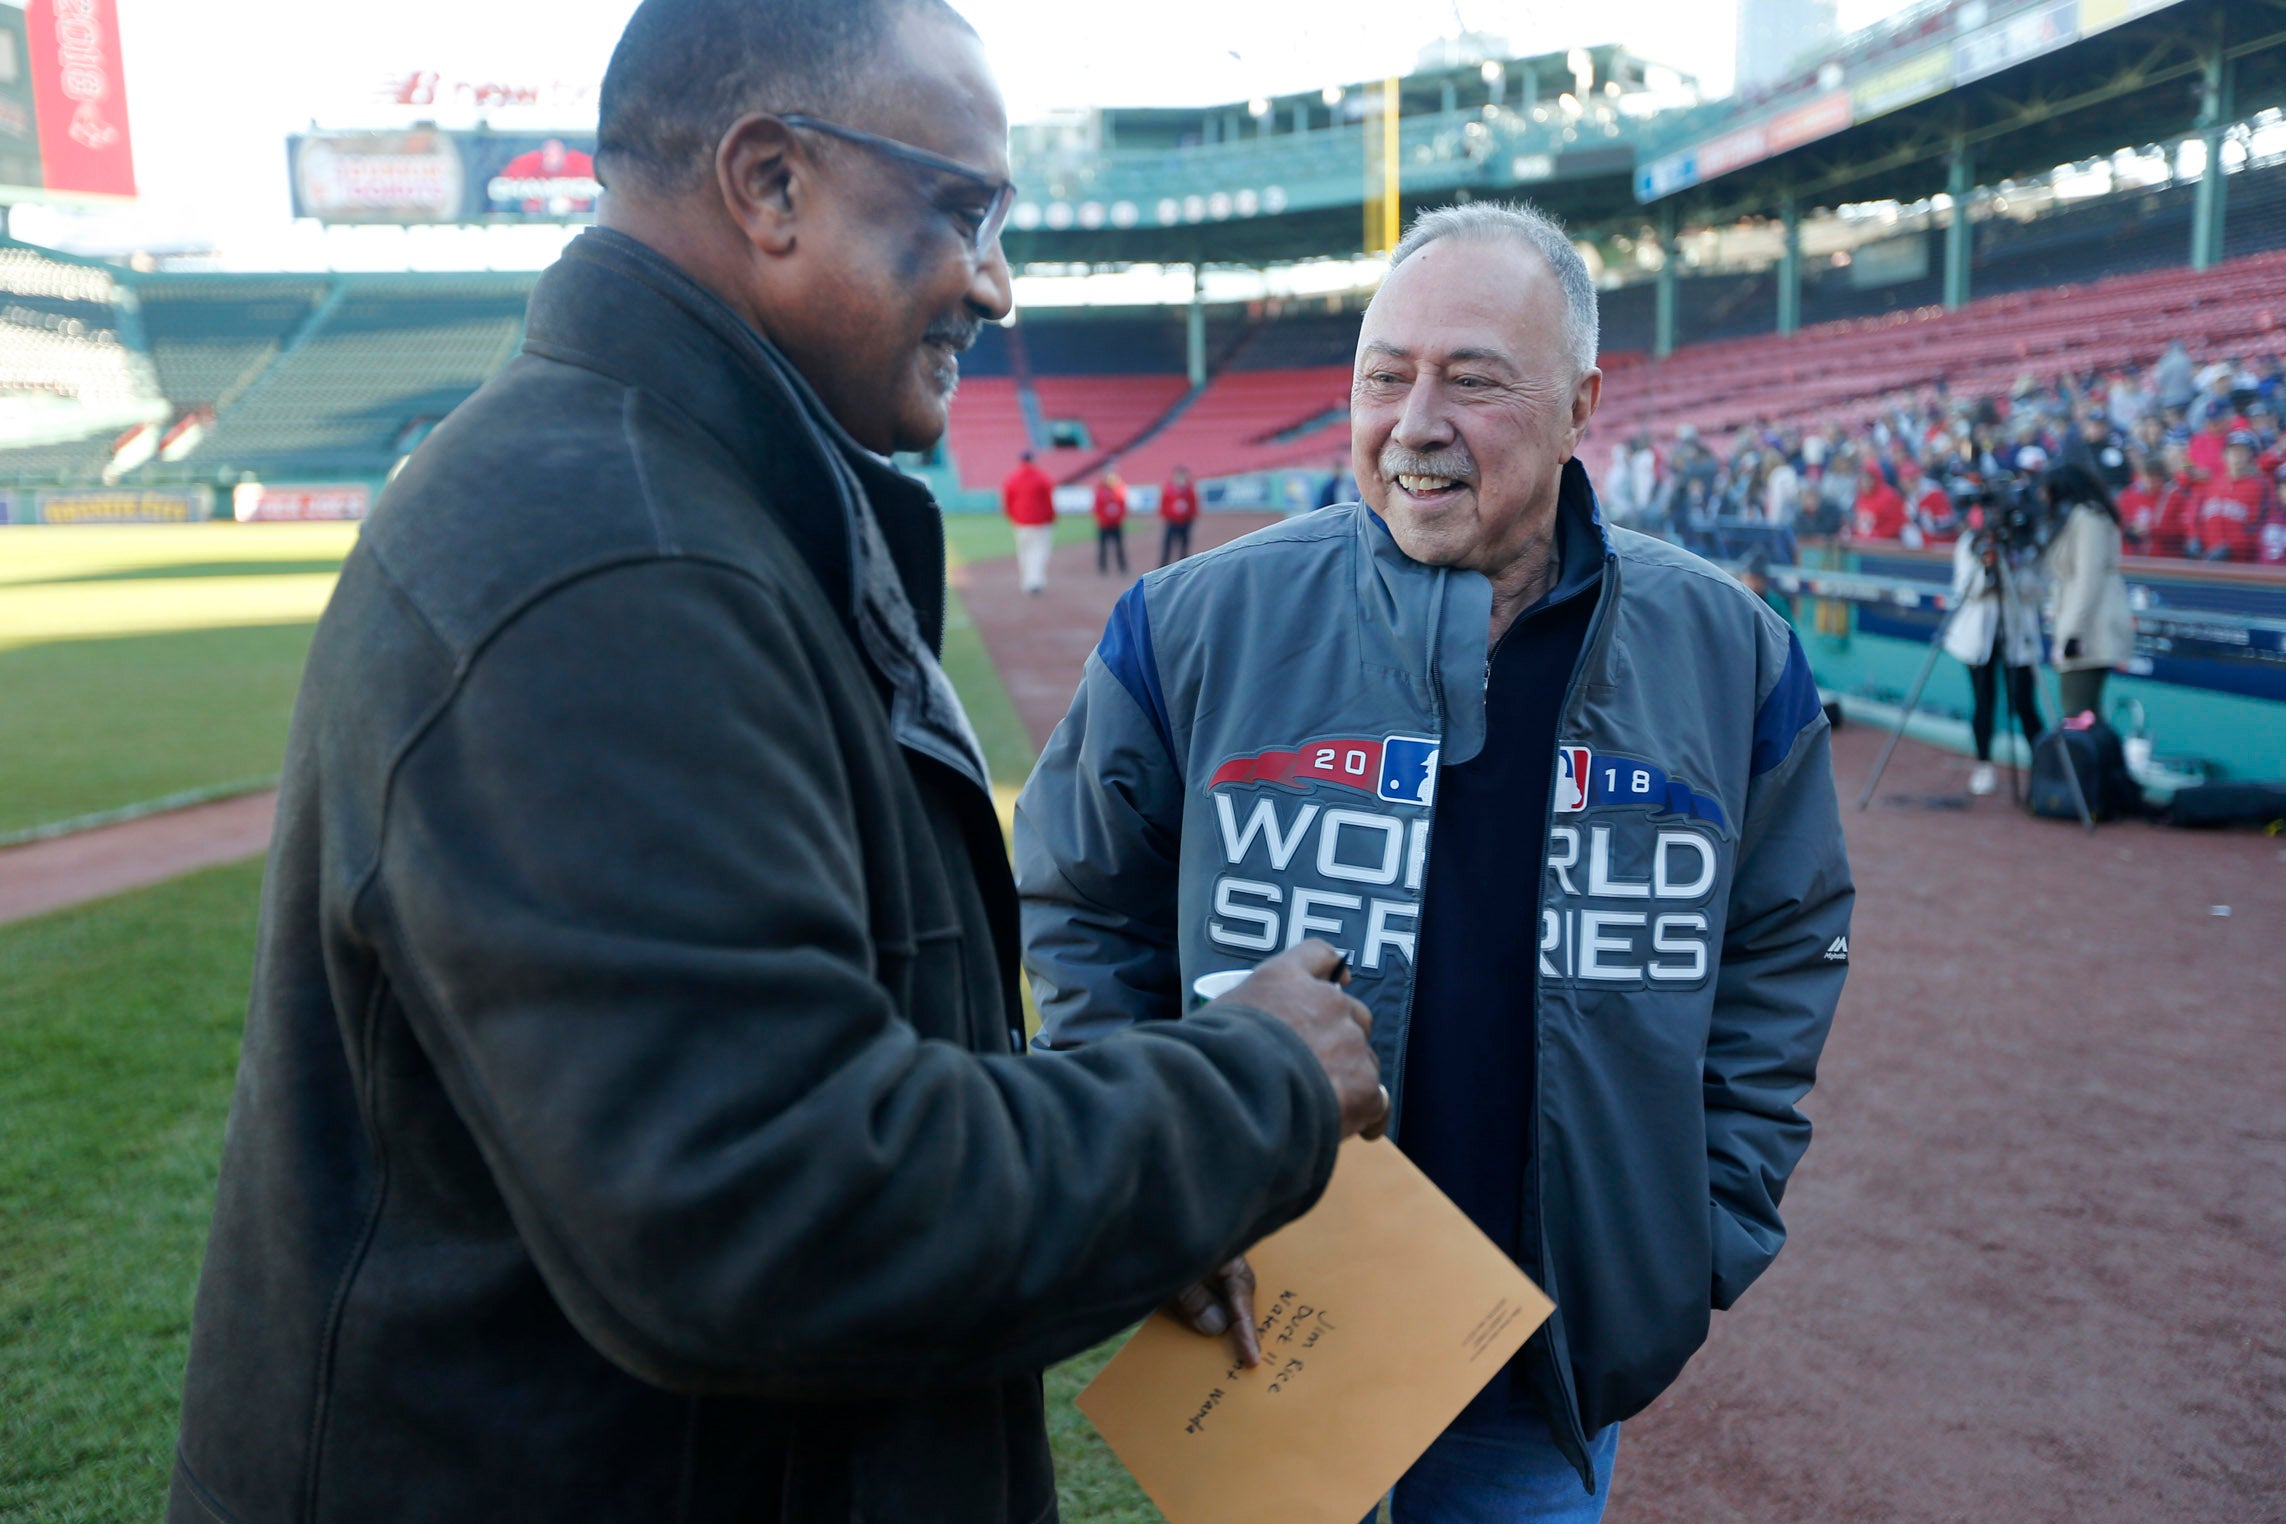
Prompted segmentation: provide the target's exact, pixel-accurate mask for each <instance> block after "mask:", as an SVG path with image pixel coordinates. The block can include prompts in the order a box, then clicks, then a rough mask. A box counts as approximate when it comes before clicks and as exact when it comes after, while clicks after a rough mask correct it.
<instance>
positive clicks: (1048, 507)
mask: <svg viewBox="0 0 2286 1524" xmlns="http://www.w3.org/2000/svg"><path fill="white" fill-rule="evenodd" d="M1000 511H1001V512H1002V513H1004V514H1006V515H1007V516H1008V522H1009V523H1010V524H1011V525H1012V526H1014V528H1015V531H1016V583H1017V585H1018V586H1019V587H1021V588H1023V589H1024V591H1025V592H1027V593H1037V592H1039V591H1041V590H1042V589H1044V588H1045V587H1047V585H1048V558H1049V557H1050V556H1051V555H1052V554H1053V553H1054V551H1055V548H1056V489H1055V485H1054V483H1052V482H1050V481H1049V480H1048V473H1047V472H1045V471H1043V470H1041V469H1040V467H1039V465H1038V464H1037V463H1036V462H1035V461H1034V460H1033V459H1032V452H1031V451H1030V450H1026V451H1025V452H1024V457H1023V459H1021V460H1019V461H1017V462H1016V469H1015V470H1013V471H1011V472H1009V473H1008V479H1007V480H1006V481H1004V482H1002V483H1001V484H1000Z"/></svg>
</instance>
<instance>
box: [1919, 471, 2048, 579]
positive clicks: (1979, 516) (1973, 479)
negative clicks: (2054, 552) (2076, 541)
mask: <svg viewBox="0 0 2286 1524" xmlns="http://www.w3.org/2000/svg"><path fill="white" fill-rule="evenodd" d="M1945 495H1946V496H1947V497H1949V498H1950V499H1952V505H1953V518H1954V520H1955V521H1956V522H1957V523H1960V524H1963V525H1965V526H1968V530H1969V535H1970V540H1971V543H1972V544H1973V545H1974V546H1975V549H1976V552H1977V557H1978V559H1979V560H1980V561H1981V562H1982V563H1983V565H1984V568H1985V575H1986V577H1987V578H1988V579H1995V580H1997V578H1998V576H1999V562H2000V560H2001V559H2002V558H2003V557H2005V558H2006V559H2007V561H2008V562H2009V564H2010V565H2011V566H2022V565H2024V564H2025V563H2026V562H2028V561H2032V560H2035V559H2037V558H2038V557H2039V555H2040V553H2041V552H2042V551H2044V550H2046V549H2047V548H2048V541H2049V540H2050V539H2052V538H2054V536H2055V531H2056V520H2055V515H2054V514H2053V513H2051V512H2050V511H2049V506H2048V500H2047V497H2046V495H2045V494H2043V493H2042V492H2041V490H2040V486H2039V484H2038V483H2037V482H2036V481H2034V480H2033V479H2032V478H2031V477H2029V476H2025V475H2021V474H2019V473H2017V472H2013V471H1998V472H1994V473H1993V474H1992V475H1990V476H1979V475H1977V474H1976V473H1974V472H1969V471H1963V472H1957V473H1955V474H1954V475H1952V476H1949V477H1947V478H1946V479H1945Z"/></svg>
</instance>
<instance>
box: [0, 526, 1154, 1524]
mask: <svg viewBox="0 0 2286 1524" xmlns="http://www.w3.org/2000/svg"><path fill="white" fill-rule="evenodd" d="M319 527H320V528H321V529H322V532H313V531H312V529H311V528H307V527H303V526H237V525H213V526H186V527H180V528H175V527H170V528H167V529H163V530H150V529H72V530H47V529H35V530H25V529H20V528H19V529H8V530H0V837H4V836H6V835H7V834H9V833H11V832H14V831H19V830H22V829H24V828H26V827H30V826H36V825H40V824H44V823H48V822H51V821H55V820H58V819H64V818H69V817H74V816H81V815H86V814H91V813H95V812H98V811H106V810H113V809H117V808H120V807H122V806H127V805H132V804H135V803H138V802H142V801H147V800H150V799H153V798H156V797H160V796H164V795H168V794H173V793H177V792H182V791H186V790H197V789H209V788H214V787H218V786H222V785H228V784H231V783H234V782H238V781H240V780H245V779H250V778H259V777H262V776H264V775H267V774H271V773H274V772H275V771H276V770H277V766H278V758H279V754H280V752H281V751H282V749H283V746H284V740H285V729H286V721H287V717H288V714H289V712H290V710H291V706H292V701H293V693H294V688H295V685H296V683H297V682H298V680H299V675H300V667H301V662H302V658H303V654H304V653H305V652H306V650H307V648H308V643H309V637H310V631H311V627H312V621H313V620H314V619H315V617H316V614H317V611H318V609H319V608H320V607H322V605H323V601H324V594H325V592H326V591H328V590H329V589H330V586H331V581H332V569H333V568H335V567H337V566H338V564H339V561H340V558H341V557H342V556H343V555H345V554H346V553H347V550H348V547H349V545H350V544H351V543H352V539H353V536H352V535H351V533H350V532H348V531H346V530H343V529H339V528H333V527H330V526H319ZM1059 528H1060V533H1059V536H1058V538H1059V540H1069V539H1082V540H1084V539H1085V537H1086V535H1087V532H1088V526H1087V525H1086V523H1085V522H1084V521H1081V522H1078V523H1072V524H1066V525H1062V526H1059ZM947 538H948V541H949V549H950V551H951V553H952V555H953V557H954V558H955V560H956V562H957V561H960V560H977V559H983V558H986V557H990V556H995V555H1006V554H1008V553H1009V551H1010V548H1011V547H1010V542H1009V537H1008V533H1007V529H1006V526H1005V525H1004V524H1002V523H1000V521H999V520H998V519H997V518H979V517H960V518H954V519H952V520H950V521H949V523H948V530H947ZM945 646H946V649H945V667H946V670H947V671H948V673H950V675H951V676H952V678H953V681H954V682H955V684H956V685H958V686H959V688H960V690H961V693H962V696H963V698H964V700H965V701H966V702H967V704H968V706H969V709H970V713H971V716H972V718H973V719H974V720H975V723H976V726H977V731H978V735H979V737H980V738H981V739H982V741H983V743H984V747H985V752H986V755H987V757H988V759H989V760H990V762H991V765H992V769H993V774H994V778H995V782H996V785H997V786H998V788H999V791H1000V792H1001V794H1002V798H1003V803H1004V804H1005V803H1006V801H1007V799H1008V798H1010V797H1012V796H1013V792H1014V789H1015V787H1016V786H1017V785H1018V784H1020V783H1021V782H1022V780H1023V777H1024V774H1025V772H1026V771H1028V770H1029V768H1030V766H1031V762H1032V750H1031V744H1030V742H1029V740H1028V738H1027V737H1026V736H1025V734H1024V731H1023V727H1022V726H1021V725H1020V724H1019V723H1018V721H1017V718H1016V712H1015V708H1014V706H1013V705H1012V704H1011V703H1010V702H1009V699H1008V695H1007V693H1006V691H1005V690H1004V689H1003V688H1002V686H1001V684H1000V680H999V677H998V675H997V674H996V673H995V672H994V670H993V667H992V663H991V659H990V657H989V656H988V654H987V653H986V651H985V648H984V643H983V640H982V639H981V637H979V636H978V634H977V632H976V630H975V628H974V626H973V625H971V624H970V622H969V621H968V619H967V616H966V614H965V612H964V611H962V610H961V609H960V608H959V606H958V604H957V601H956V603H955V605H954V606H953V608H952V610H951V617H950V619H949V620H948V630H947V633H946V641H945ZM259 888H260V872H259V865H258V864H254V863H247V864H241V865H237V866H233V867H228V868H221V869H216V870H213V871H211V872H207V873H201V874H196V875H193V876H191V877H188V878H184V879H179V880H176V881H175V882H173V883H169V884H164V885H161V886H159V887H157V888H154V889H149V890H144V891H141V892H138V893H134V894H127V895H122V896H120V897H118V898H116V899H113V900H109V901H105V902H103V903H100V904H96V905H91V906H86V907H82V908H80V909H77V910H70V911H64V912H61V913H59V914H56V915H51V916H46V917H43V918H41V919H38V920H34V921H29V922H24V923H21V924H18V925H14V926H5V927H0V1524H18V1521H22V1524H32V1521H38V1524H79V1521H112V1520H120V1521H126V1520H147V1519H150V1518H152V1517H155V1516H156V1514H157V1512H158V1509H159V1506H160V1502H161V1499H162V1498H163V1497H164V1494H165V1488H166V1476H167V1465H168V1457H169V1455H170V1453H171V1450H172V1445H173V1439H174V1413H175V1405H176V1401H177V1398H178V1395H179V1389H180V1385H181V1380H182V1363H183V1357H184V1352H185V1339H186V1336H187V1333H188V1330H189V1322H190V1307H191V1297H192V1292H193V1288H194V1286H195V1284H196V1280H197V1267H198V1260H199V1253H200V1249H201V1246H202V1244H203V1242H204V1237H205V1230H206V1219H207V1215H208V1212H209V1210H210V1207H211V1203H212V1199H213V1190H214V1170H215V1163H216V1160H217V1158H218V1157H219V1154H220V1150H221V1141H222V1124H223V1117H224V1114H225V1111H226V1109H227V1105H228V1101H229V1093H230V1083H231V1076H232V1073H233V1072H234V1069H235V1067H236V1063H237V1052H238V1040H239V1031H240V1027H241V1024H242V1022H243V1019H244V1011H245V999H246V985H247V975H248V970H249V969H250V968H251V967H252V964H253V957H254V920H255V905H256V896H257V894H258V892H259ZM1108 1354H1109V1347H1108V1346H1107V1347H1106V1348H1104V1349H1100V1350H1096V1351H1094V1352H1092V1353H1090V1354H1088V1355H1084V1356H1081V1357H1080V1358H1078V1359H1076V1360H1073V1361H1071V1362H1069V1363H1067V1364H1066V1365H1064V1366H1062V1367H1059V1368H1058V1369H1057V1370H1055V1371H1052V1372H1050V1373H1049V1378H1048V1385H1049V1408H1050V1413H1051V1440H1052V1442H1053V1444H1054V1446H1055V1451H1056V1458H1057V1468H1058V1474H1059V1480H1060V1485H1061V1488H1062V1493H1063V1500H1064V1516H1065V1517H1066V1518H1068V1519H1072V1520H1075V1521H1090V1524H1093V1521H1104V1524H1141V1521H1149V1520H1155V1519H1157V1518H1158V1517H1159V1515H1158V1512H1157V1510H1155V1509H1153V1508H1152V1507H1151V1506H1150V1504H1149V1503H1148V1501H1147V1500H1145V1499H1144V1498H1143V1496H1142V1494H1141V1493H1140V1491H1139V1490H1138V1489H1137V1488H1136V1487H1135V1486H1134V1484H1133V1482H1132V1481H1130V1480H1129V1478H1128V1477H1127V1475H1126V1472H1125V1471H1124V1469H1123V1468H1121V1467H1120V1465H1119V1463H1118V1462H1117V1461H1116V1460H1115V1459H1114V1458H1113V1457H1112V1456H1111V1454H1110V1452H1109V1450H1108V1449H1106V1448H1105V1446H1104V1445H1103V1443H1102V1441H1101V1440H1100V1439H1099V1438H1098V1437H1097V1436H1096V1434H1095V1431H1094V1430H1093V1428H1091V1427H1090V1426H1089V1425H1088V1423H1087V1421H1086V1419H1084V1418H1082V1417H1081V1416H1080V1415H1079V1413H1078V1411H1077V1409H1075V1408H1074V1407H1072V1405H1071V1397H1072V1394H1073V1393H1075V1392H1077V1391H1078V1389H1079V1388H1080V1387H1081V1386H1083V1385H1085V1384H1086V1382H1087V1380H1088V1379H1089V1378H1090V1377H1091V1376H1092V1375H1093V1374H1094V1372H1095V1370H1096V1369H1097V1367H1099V1366H1100V1365H1101V1363H1102V1361H1103V1360H1104V1359H1105V1358H1107V1357H1108Z"/></svg>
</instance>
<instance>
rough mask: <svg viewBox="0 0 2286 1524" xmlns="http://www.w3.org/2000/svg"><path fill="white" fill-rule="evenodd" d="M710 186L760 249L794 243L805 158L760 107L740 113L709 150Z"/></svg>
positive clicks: (781, 249)
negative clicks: (711, 157) (712, 183)
mask: <svg viewBox="0 0 2286 1524" xmlns="http://www.w3.org/2000/svg"><path fill="white" fill-rule="evenodd" d="M714 179H715V186H716V188H717V189H718V190H719V191H720V192H721V194H722V205H723V210H724V211H726V212H728V213H729V214H730V220H731V221H732V222H734V223H736V224H737V225H738V230H739V231H740V232H741V233H743V234H745V236H746V241H747V242H748V243H750V244H752V245H753V246H754V247H755V248H756V249H758V250H760V251H761V252H762V253H765V254H785V253H788V252H790V251H791V250H792V249H793V247H794V226H795V223H796V222H797V221H798V220H799V219H800V215H801V211H802V209H803V207H804V206H805V205H806V203H807V202H808V200H809V191H810V184H809V161H808V160H807V159H806V158H805V157H804V156H803V155H802V152H801V148H800V145H799V144H798V143H796V142H795V140H794V135H793V133H792V132H791V131H789V130H788V129H787V127H786V124H785V123H784V122H781V121H779V120H778V119H777V118H776V117H774V116H769V115H766V114H763V113H760V112H757V113H755V114H754V115H751V116H742V117H740V118H739V119H738V120H737V121H735V122H733V123H731V125H730V130H729V131H728V132H725V133H724V134H723V135H722V141H721V142H720V143H717V144H716V145H715V149H714Z"/></svg>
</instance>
